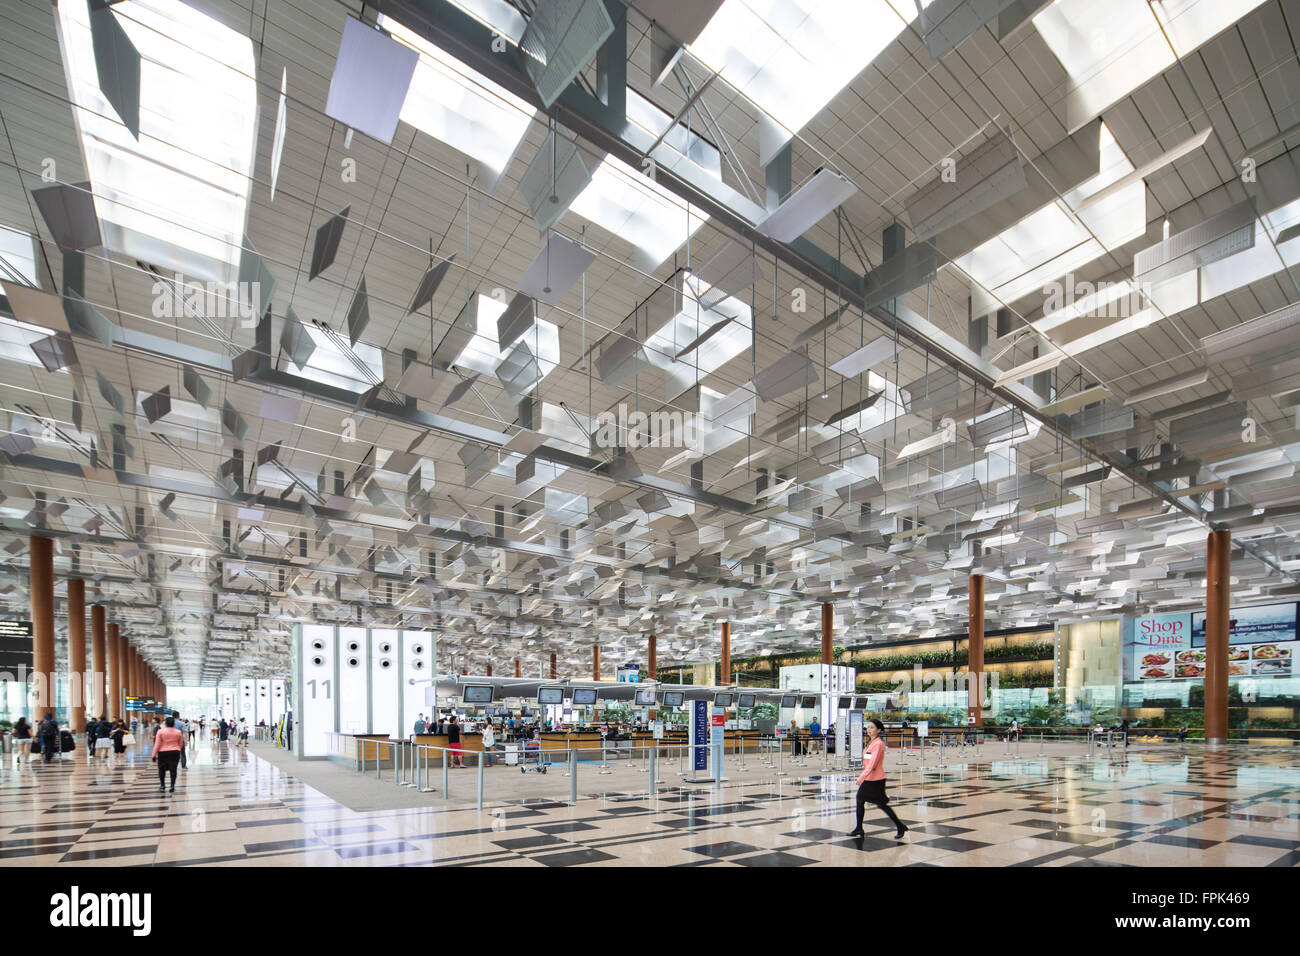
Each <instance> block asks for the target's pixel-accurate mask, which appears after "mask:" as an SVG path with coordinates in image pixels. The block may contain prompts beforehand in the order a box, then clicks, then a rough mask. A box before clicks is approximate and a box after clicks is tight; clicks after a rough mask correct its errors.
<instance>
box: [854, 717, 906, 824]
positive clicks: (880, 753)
mask: <svg viewBox="0 0 1300 956" xmlns="http://www.w3.org/2000/svg"><path fill="white" fill-rule="evenodd" d="M865 729H866V731H867V745H866V746H865V747H863V748H862V773H860V774H859V775H858V808H857V809H858V822H857V825H856V826H855V827H854V828H853V830H852V831H851V832H850V833H849V836H851V837H860V836H863V832H862V813H863V810H864V809H865V808H866V804H868V803H871V804H874V805H875V806H877V807H879V808H880V809H881V810H883V811H885V815H886V816H887V817H889V819H890V820H892V821H893V823H894V826H896V827H898V832H897V833H895V834H894V839H895V840H901V839H903V834H904V833H906V832H907V826H906V824H904V823H903V821H902V820H900V819H898V814H896V813H894V811H893V808H892V807H890V806H889V797H888V796H887V795H886V794H885V736H884V731H885V725H884V724H882V723H881V722H880V721H879V720H878V719H876V718H875V717H872V718H870V719H869V720H868V721H867V722H866V725H865Z"/></svg>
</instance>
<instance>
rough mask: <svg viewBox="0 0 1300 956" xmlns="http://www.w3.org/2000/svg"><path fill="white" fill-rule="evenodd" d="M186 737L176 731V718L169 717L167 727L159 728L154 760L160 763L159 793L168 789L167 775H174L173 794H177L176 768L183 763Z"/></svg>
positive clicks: (154, 741) (154, 740)
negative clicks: (182, 755) (182, 757)
mask: <svg viewBox="0 0 1300 956" xmlns="http://www.w3.org/2000/svg"><path fill="white" fill-rule="evenodd" d="M184 746H185V737H184V736H183V735H182V734H181V732H180V731H179V730H177V729H176V718H175V717H168V718H167V726H165V727H159V728H158V732H157V733H156V734H154V738H153V759H154V760H155V761H157V763H158V791H159V792H160V793H161V792H162V791H164V790H166V789H167V773H168V771H170V772H171V775H172V789H171V792H172V793H175V792H176V767H177V765H178V764H179V763H180V762H181V748H182V747H184Z"/></svg>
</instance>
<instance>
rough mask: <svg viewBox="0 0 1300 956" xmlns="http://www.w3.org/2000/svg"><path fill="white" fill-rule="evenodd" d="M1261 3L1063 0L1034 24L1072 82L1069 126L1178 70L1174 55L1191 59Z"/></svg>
mask: <svg viewBox="0 0 1300 956" xmlns="http://www.w3.org/2000/svg"><path fill="white" fill-rule="evenodd" d="M1262 2H1263V0H1160V2H1157V3H1150V4H1147V3H1133V2H1131V0H1056V2H1055V3H1053V4H1052V5H1051V6H1049V7H1047V8H1046V9H1045V10H1043V12H1042V13H1040V14H1038V16H1036V17H1034V28H1035V29H1036V30H1038V32H1039V34H1040V35H1041V36H1042V38H1043V40H1044V41H1045V42H1046V43H1047V46H1048V48H1049V49H1051V51H1052V52H1053V53H1054V54H1056V58H1057V59H1058V60H1059V61H1060V63H1061V66H1063V67H1064V68H1065V72H1066V73H1068V74H1069V75H1070V80H1071V82H1072V83H1073V87H1072V88H1071V89H1070V91H1069V92H1068V94H1067V96H1066V102H1065V111H1066V126H1067V127H1068V128H1069V130H1070V132H1074V131H1075V130H1077V129H1078V128H1079V127H1081V126H1083V124H1084V123H1087V122H1088V121H1089V120H1091V119H1092V118H1093V117H1094V116H1097V115H1098V114H1099V113H1101V111H1102V110H1104V109H1106V107H1108V106H1110V105H1111V104H1112V103H1115V102H1117V101H1118V100H1121V99H1123V98H1124V97H1125V96H1128V95H1129V94H1130V93H1132V92H1133V91H1134V90H1136V89H1137V88H1138V87H1139V86H1141V85H1142V84H1143V83H1145V82H1147V80H1149V79H1151V78H1152V77H1154V76H1158V75H1159V74H1160V73H1162V72H1164V70H1166V69H1168V68H1169V67H1170V66H1172V65H1173V64H1174V61H1175V54H1177V56H1180V57H1183V56H1187V55H1188V54H1189V53H1191V52H1192V51H1193V50H1195V49H1196V48H1197V47H1199V46H1200V45H1201V44H1203V43H1205V42H1206V41H1207V40H1209V39H1211V38H1212V37H1214V36H1216V35H1217V34H1219V33H1221V32H1222V31H1223V30H1226V29H1227V28H1228V27H1230V26H1232V24H1234V23H1236V22H1237V21H1238V20H1239V19H1241V18H1242V17H1244V16H1245V15H1246V14H1247V13H1249V12H1250V11H1252V10H1254V9H1255V8H1256V7H1257V6H1259V5H1260V4H1261V3H1262ZM1166 34H1167V35H1168V37H1169V40H1168V42H1166V41H1165V35H1166ZM1170 44H1173V49H1172V50H1171V49H1170Z"/></svg>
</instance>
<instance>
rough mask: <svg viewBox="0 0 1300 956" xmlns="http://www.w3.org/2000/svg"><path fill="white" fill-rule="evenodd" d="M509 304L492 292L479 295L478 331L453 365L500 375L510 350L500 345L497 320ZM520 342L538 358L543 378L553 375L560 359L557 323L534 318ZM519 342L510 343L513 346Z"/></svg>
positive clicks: (486, 373) (517, 340)
mask: <svg viewBox="0 0 1300 956" xmlns="http://www.w3.org/2000/svg"><path fill="white" fill-rule="evenodd" d="M508 304H509V303H508V302H507V301H506V300H504V299H497V298H493V297H492V296H490V295H480V296H479V297H478V332H477V333H476V334H475V335H474V337H473V338H471V339H470V340H469V343H468V344H467V345H466V346H465V348H464V349H463V350H462V351H461V353H460V355H458V356H456V359H455V361H453V362H452V363H451V364H452V365H455V366H457V367H459V368H467V369H471V370H473V371H475V372H482V373H483V374H485V375H496V370H497V366H498V365H500V364H501V361H502V359H504V358H505V357H506V356H507V355H508V354H509V352H510V349H509V348H507V349H502V348H501V347H500V346H499V345H498V344H497V319H499V318H500V317H501V314H502V313H503V312H505V310H506V306H507V305H508ZM516 342H523V343H524V344H525V345H527V346H528V348H529V350H530V351H531V352H532V353H533V355H534V356H536V357H537V365H538V369H539V371H540V372H541V377H542V378H545V377H546V376H547V375H549V374H550V373H551V372H552V371H553V370H554V369H555V367H556V366H557V365H558V364H559V362H560V329H559V326H557V325H556V324H555V323H554V322H547V321H546V320H545V319H539V318H537V317H536V316H534V317H533V323H532V325H531V326H529V328H528V330H527V331H525V332H524V333H523V334H522V335H521V336H519V338H518V339H516ZM514 344H515V343H510V345H511V347H513V346H514Z"/></svg>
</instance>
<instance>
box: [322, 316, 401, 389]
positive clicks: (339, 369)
mask: <svg viewBox="0 0 1300 956" xmlns="http://www.w3.org/2000/svg"><path fill="white" fill-rule="evenodd" d="M303 328H304V329H306V330H307V334H308V335H310V336H311V340H312V341H313V342H314V343H316V350H315V351H314V352H312V353H311V358H310V359H308V361H307V364H306V365H304V366H303V369H302V371H303V374H304V375H307V376H308V377H310V378H312V379H314V380H315V381H317V382H320V383H321V384H322V385H332V386H333V387H335V388H344V389H347V390H348V391H349V392H364V391H365V390H366V389H368V388H370V387H371V385H373V384H374V383H375V382H379V381H383V378H384V353H383V352H382V351H381V350H380V349H379V348H378V347H376V346H374V345H367V344H366V343H364V342H358V343H357V344H356V345H354V346H352V355H353V356H355V357H356V358H357V359H359V360H360V361H361V363H362V365H364V366H365V368H366V369H367V370H368V371H369V372H370V377H369V379H366V378H363V377H362V375H363V373H362V371H361V369H360V368H358V367H357V363H356V362H355V361H353V359H352V357H350V356H348V355H347V354H346V352H345V349H346V346H343V345H339V344H337V343H336V341H335V340H334V339H332V338H331V337H330V336H328V335H326V334H325V333H324V332H322V331H321V330H320V329H318V328H316V327H315V326H312V325H307V324H306V323H304V324H303Z"/></svg>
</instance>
